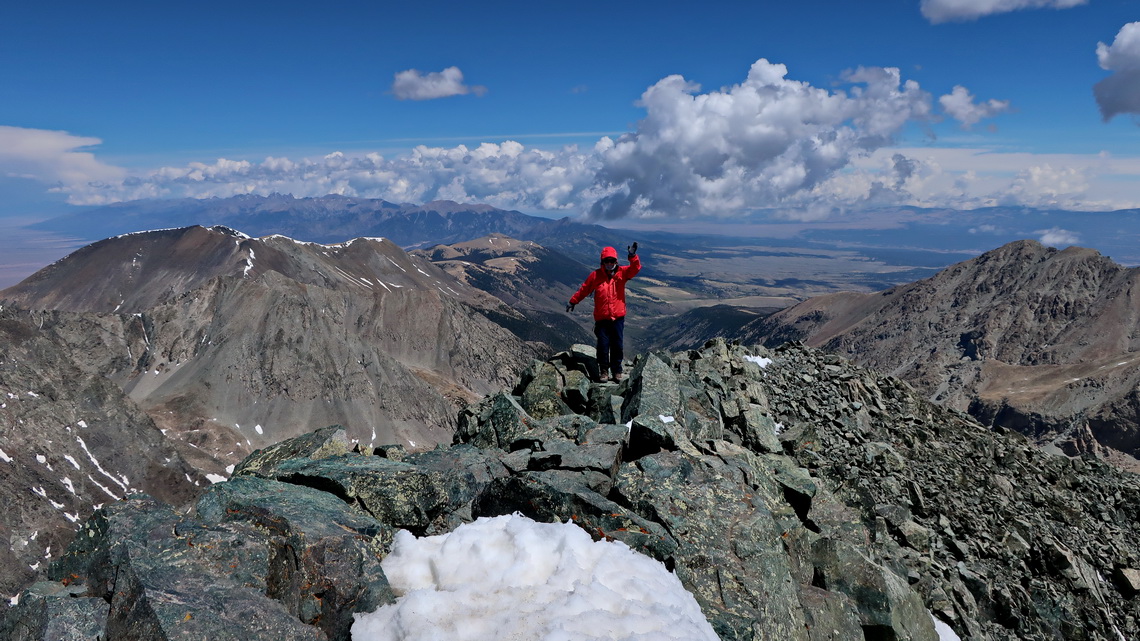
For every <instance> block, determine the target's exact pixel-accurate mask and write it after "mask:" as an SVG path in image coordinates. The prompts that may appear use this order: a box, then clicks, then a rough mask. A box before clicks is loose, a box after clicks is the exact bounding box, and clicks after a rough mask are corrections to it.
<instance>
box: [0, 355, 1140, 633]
mask: <svg viewBox="0 0 1140 641" xmlns="http://www.w3.org/2000/svg"><path fill="white" fill-rule="evenodd" d="M596 367H597V363H596V359H595V358H594V354H593V353H592V348H589V347H584V346H576V347H575V348H573V349H571V350H568V351H566V352H562V353H560V354H558V355H556V356H555V357H553V358H552V359H550V360H548V361H535V362H534V363H533V365H532V366H531V367H530V368H529V369H528V370H527V371H526V373H525V375H524V376H523V377H522V378H521V379H520V380H519V381H518V382H517V384H516V385H515V386H514V388H513V389H511V390H509V391H508V390H504V391H502V392H500V393H497V394H493V395H491V396H488V397H486V398H484V399H483V400H482V401H480V402H478V403H475V404H473V405H470V406H469V407H468V408H467V409H466V410H464V411H463V412H462V413H461V415H460V417H459V429H458V431H457V433H456V442H455V444H453V445H451V446H450V447H440V448H437V449H435V450H431V451H427V452H408V451H406V450H405V449H404V448H403V447H400V446H382V447H378V448H375V449H366V450H363V451H362V450H361V449H360V447H359V445H357V446H355V447H354V446H353V445H352V444H351V442H350V441H349V440H348V439H347V438H346V437H345V433H344V429H343V428H340V427H337V426H332V427H328V428H324V429H322V430H318V431H317V432H314V433H310V434H307V435H304V436H301V437H297V438H295V439H291V440H289V441H284V442H282V443H278V444H275V445H272V446H270V447H267V448H265V449H263V450H259V451H257V452H254V453H253V454H251V455H250V456H249V457H248V458H247V459H246V460H245V461H244V462H243V463H242V464H241V466H239V467H238V469H237V470H235V472H234V477H233V478H232V479H231V480H230V481H228V482H224V483H218V484H216V485H214V486H212V487H211V488H209V489H208V490H207V491H206V492H205V494H204V495H203V496H202V497H201V498H200V499H199V500H198V501H197V503H196V504H195V505H194V507H193V509H191V510H189V511H175V510H172V509H170V508H168V507H165V506H163V505H161V504H159V503H157V502H155V501H153V500H151V499H148V498H145V497H141V496H134V497H131V498H128V499H126V500H123V501H120V502H116V503H113V504H109V505H107V506H105V507H104V508H102V509H101V510H99V511H98V512H97V513H96V515H95V516H94V517H93V518H92V519H91V520H90V521H89V522H88V523H87V525H86V526H84V528H83V529H82V530H81V532H80V533H79V535H78V536H77V537H76V540H75V542H74V543H73V544H72V545H71V547H70V548H69V549H68V551H67V552H66V554H64V555H62V557H61V558H58V559H55V560H54V562H53V563H52V565H51V567H50V569H49V571H48V576H47V579H46V580H45V581H42V582H40V583H37V584H35V585H33V586H32V587H31V588H29V589H28V590H26V591H25V592H24V593H23V594H21V595H20V596H19V598H18V600H17V602H16V604H15V605H14V606H13V607H11V609H10V610H9V611H8V612H7V614H6V615H5V616H4V618H3V620H2V622H0V636H3V637H4V638H12V639H17V638H18V639H44V638H53V639H54V638H80V637H82V638H93V637H95V636H100V638H104V639H107V640H109V641H116V640H119V639H128V638H130V639H133V638H153V639H159V638H161V639H191V638H194V639H200V638H219V639H220V638H273V639H313V638H327V639H340V640H347V639H349V638H350V636H351V631H352V624H353V615H354V614H360V613H368V612H372V611H374V610H376V609H377V608H379V607H381V606H382V605H385V604H392V603H395V600H396V599H397V595H396V594H395V593H394V592H393V590H392V589H391V587H390V585H389V584H388V581H387V579H386V578H385V575H384V572H383V569H382V567H381V561H382V560H383V559H384V558H385V557H386V556H387V555H388V554H389V552H390V551H391V549H392V545H393V541H394V537H395V532H396V530H399V529H403V530H407V531H409V532H410V533H411V534H413V535H416V536H429V535H436V534H444V533H448V532H452V531H453V530H455V529H456V528H457V527H458V526H459V525H461V524H464V523H470V522H472V521H474V520H476V519H478V518H479V517H495V516H501V515H506V514H512V513H519V514H521V515H523V516H526V517H529V518H530V519H533V520H535V521H539V522H561V523H565V522H567V521H569V522H571V523H573V524H575V525H577V526H578V527H580V528H582V529H583V530H584V531H585V532H587V533H588V534H589V535H590V536H591V537H593V538H594V539H595V540H601V539H606V540H613V541H620V542H622V543H625V544H626V545H628V546H629V547H630V548H632V549H633V550H635V551H638V552H640V553H642V554H644V555H647V556H649V557H651V558H653V559H656V560H657V561H659V562H661V563H663V564H664V565H665V567H666V568H668V569H670V570H672V571H673V572H674V573H675V574H676V576H677V578H679V579H680V582H681V584H682V585H683V586H684V587H685V589H687V590H688V591H690V592H691V593H692V594H693V596H694V597H695V598H696V601H697V603H698V604H699V605H700V608H701V610H702V612H703V613H704V615H705V617H707V619H708V621H709V622H710V623H711V624H712V626H713V629H714V630H715V631H716V633H717V635H718V636H719V637H720V638H721V639H723V640H729V639H733V640H744V639H749V640H761V639H763V640H770V639H780V640H795V641H823V640H825V639H844V640H851V641H859V640H864V639H910V640H913V641H938V640H939V639H952V638H954V637H955V635H956V636H958V637H960V638H963V639H984V640H995V641H996V640H1002V641H1005V640H1010V641H1012V640H1014V639H1055V638H1066V639H1089V640H1094V639H1099V640H1105V641H1108V640H1113V641H1116V640H1118V639H1135V638H1140V616H1138V614H1140V611H1138V608H1140V600H1138V599H1137V588H1138V587H1140V586H1138V585H1137V581H1136V577H1137V573H1138V571H1140V539H1138V538H1137V537H1136V532H1135V528H1136V523H1137V522H1140V478H1138V477H1136V476H1134V475H1130V474H1127V473H1124V472H1121V471H1119V470H1117V469H1116V468H1113V467H1110V466H1108V465H1105V464H1103V463H1100V462H1098V461H1096V460H1091V459H1085V458H1068V457H1064V456H1058V455H1054V454H1049V453H1045V452H1043V451H1041V450H1039V449H1037V448H1035V447H1034V446H1033V445H1031V444H1030V443H1029V442H1028V441H1027V440H1026V439H1025V438H1024V437H1022V436H1019V435H1017V434H1014V433H1010V432H1008V431H1005V430H997V431H993V430H990V429H987V428H985V427H983V426H982V425H980V424H978V423H977V422H976V421H974V420H973V419H971V418H970V417H968V416H967V415H965V414H962V413H960V412H957V411H954V410H950V409H946V408H943V407H940V406H938V405H935V404H933V403H931V402H929V401H927V400H925V399H923V398H922V397H921V396H920V395H919V394H917V393H916V392H915V391H914V390H913V389H911V387H910V386H909V385H907V384H905V383H903V382H901V381H899V380H898V379H895V378H891V377H888V376H882V375H878V374H875V373H873V372H870V371H867V370H864V369H862V368H860V367H857V366H855V365H853V364H851V363H850V362H848V361H846V360H844V359H842V358H839V357H837V356H832V355H826V354H824V353H823V352H820V351H818V350H815V349H811V348H807V347H804V346H803V345H800V344H788V345H785V346H783V347H781V348H779V349H776V350H768V349H765V348H762V347H754V348H752V347H744V346H741V345H737V344H730V343H727V342H725V341H723V340H716V341H711V342H709V343H708V344H706V345H705V346H704V347H703V348H702V349H700V350H693V351H690V352H682V353H673V354H668V353H664V352H659V353H652V354H645V355H642V356H639V357H638V358H637V359H636V360H635V361H634V362H633V363H632V367H631V368H630V370H629V371H630V374H629V376H628V377H627V378H626V379H625V380H623V381H622V382H621V383H620V384H614V383H606V384H597V383H591V380H590V378H591V376H590V375H591V374H592V373H593V372H592V370H591V368H596ZM49 627H50V633H49V632H45V631H46V630H48V629H49ZM950 630H953V632H950ZM598 632H599V634H603V633H604V632H605V631H601V630H599V631H598ZM13 635H16V636H13ZM392 638H401V637H399V636H398V635H396V633H395V632H393V636H392Z"/></svg>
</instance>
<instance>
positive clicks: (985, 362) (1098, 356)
mask: <svg viewBox="0 0 1140 641" xmlns="http://www.w3.org/2000/svg"><path fill="white" fill-rule="evenodd" d="M1138 287H1140V269H1137V268H1132V269H1126V268H1124V267H1121V266H1120V265H1117V264H1116V263H1114V262H1113V261H1112V260H1110V259H1108V258H1106V257H1104V256H1101V255H1100V254H1099V253H1097V252H1096V251H1093V250H1091V249H1084V248H1080V247H1069V248H1068V249H1065V250H1060V251H1058V250H1056V249H1053V248H1049V247H1044V246H1042V245H1040V244H1039V243H1037V242H1035V241H1030V240H1025V241H1017V242H1014V243H1010V244H1008V245H1005V246H1004V247H1000V248H998V249H995V250H993V251H990V252H986V253H985V254H982V255H981V256H978V257H977V258H975V259H972V260H969V261H966V262H963V263H959V264H957V265H953V266H951V267H949V268H947V269H945V270H943V271H941V272H939V273H938V274H936V275H935V276H933V277H931V278H927V279H925V280H921V281H918V282H915V283H911V284H908V285H901V286H898V287H894V288H892V289H888V290H886V291H883V292H878V293H874V294H856V293H844V294H831V295H827V296H821V297H817V298H812V299H809V300H807V301H804V302H802V303H800V304H798V305H796V306H794V307H791V308H789V309H787V310H784V311H782V312H780V313H778V314H774V315H772V316H771V317H769V318H766V319H764V320H760V321H755V322H753V323H750V324H749V325H747V326H745V327H744V328H743V329H742V330H741V332H740V334H739V336H740V337H741V338H742V340H745V341H747V342H756V343H763V344H767V345H769V346H774V345H778V344H781V343H783V342H786V341H788V340H803V341H805V342H806V343H808V344H809V345H812V346H817V347H822V348H824V349H826V350H829V351H832V352H835V353H838V354H840V355H843V356H845V357H848V358H851V359H853V360H856V361H857V362H859V363H860V364H863V365H865V366H867V367H871V368H873V369H876V370H879V371H883V372H888V373H890V374H893V375H895V376H898V377H900V378H902V379H904V380H906V381H907V382H909V383H910V384H912V385H914V386H915V388H917V389H918V390H920V391H921V392H922V393H924V394H926V395H927V396H928V397H929V398H931V399H933V400H935V401H937V402H939V403H943V404H946V405H949V406H950V407H953V408H956V409H960V410H963V411H969V412H970V413H971V414H973V415H975V416H976V417H978V418H980V419H982V420H983V421H984V422H987V423H989V422H994V423H996V424H998V425H1002V426H1005V427H1009V428H1013V429H1017V430H1018V431H1021V432H1023V433H1026V434H1028V435H1030V436H1032V437H1034V438H1036V439H1037V440H1038V441H1039V442H1041V443H1056V444H1057V445H1058V446H1060V447H1061V448H1062V449H1064V450H1065V451H1066V452H1068V453H1076V452H1079V451H1084V450H1087V449H1089V448H1090V447H1093V448H1095V447H1096V446H1097V444H1098V443H1099V444H1100V445H1104V446H1107V447H1110V448H1113V449H1115V450H1118V451H1120V452H1124V453H1125V454H1131V455H1133V456H1135V455H1137V454H1140V429H1138V428H1137V425H1138V424H1140V414H1138V413H1137V410H1138V408H1140V405H1138V404H1137V403H1135V399H1134V398H1133V397H1134V390H1135V389H1136V387H1137V385H1140V357H1138V356H1137V354H1138V353H1140V335H1138V334H1137V333H1136V332H1135V331H1134V328H1135V327H1136V324H1137V322H1138V321H1140V298H1138V297H1137V295H1136V294H1135V292H1137V291H1140V290H1138V289H1137V288H1138ZM1086 434H1092V435H1093V436H1094V437H1095V440H1094V439H1085V438H1084V436H1085V435H1086ZM1106 454H1107V453H1106ZM1131 463H1132V464H1133V465H1135V464H1136V463H1135V461H1131ZM1136 469H1140V466H1138V467H1137V468H1136Z"/></svg>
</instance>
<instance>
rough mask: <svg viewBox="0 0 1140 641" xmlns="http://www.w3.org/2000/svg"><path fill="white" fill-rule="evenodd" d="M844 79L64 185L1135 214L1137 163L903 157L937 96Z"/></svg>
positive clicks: (973, 104)
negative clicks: (522, 126)
mask: <svg viewBox="0 0 1140 641" xmlns="http://www.w3.org/2000/svg"><path fill="white" fill-rule="evenodd" d="M843 80H844V81H845V82H847V83H849V84H848V85H847V86H846V87H844V88H843V90H827V89H821V88H818V87H814V86H812V85H810V84H808V83H805V82H800V81H795V80H790V79H788V78H787V72H786V69H785V67H784V66H783V65H778V64H772V63H769V62H768V61H766V60H759V61H757V62H756V63H755V64H754V65H752V68H751V69H750V71H749V74H748V76H747V78H746V79H745V80H744V81H743V82H741V83H740V84H737V85H733V86H730V87H726V88H722V89H718V90H714V91H708V92H702V91H701V90H700V88H699V87H698V86H697V85H696V84H694V83H692V82H690V81H688V80H686V79H684V78H682V77H681V76H669V77H667V78H664V79H662V80H661V81H660V82H658V83H656V84H654V85H653V86H651V87H649V88H648V89H647V90H646V91H645V92H644V94H643V95H642V97H641V101H640V105H641V106H642V107H644V108H645V112H646V115H645V118H644V119H642V120H641V121H640V122H639V123H638V124H637V127H636V129H635V131H633V132H631V133H628V134H625V135H622V136H620V137H616V138H611V137H609V136H606V137H603V138H601V139H600V140H599V141H598V142H597V143H596V144H595V145H593V146H592V147H590V148H581V149H580V148H578V147H576V146H566V147H563V148H561V149H556V150H548V149H540V148H533V147H526V146H524V145H522V144H520V143H518V142H514V141H509V140H508V141H503V142H500V143H497V144H496V143H483V144H479V145H475V146H467V145H458V146H455V147H432V146H426V145H424V146H419V147H416V148H414V149H413V150H412V151H411V152H410V153H408V154H406V155H399V156H392V157H385V156H381V155H380V154H376V153H371V154H360V155H348V154H344V153H341V152H335V153H331V154H328V155H326V156H324V157H319V158H302V159H290V158H275V157H270V158H266V159H264V160H262V161H260V162H250V161H245V160H240V161H239V160H229V159H219V160H217V161H215V162H213V163H191V164H189V165H186V166H182V167H162V168H159V169H156V170H152V171H149V172H146V173H135V174H133V175H131V176H127V177H123V176H120V177H119V178H118V179H115V178H105V179H102V180H85V181H78V180H75V181H68V182H66V183H63V185H64V186H63V187H61V189H64V190H66V192H67V193H68V194H69V198H70V200H71V202H74V203H78V204H104V203H109V202H115V201H120V200H131V199H138V198H173V197H194V198H206V197H211V196H217V197H226V196H232V195H237V194H262V195H265V194H270V193H273V192H278V193H290V194H293V195H295V196H297V197H304V196H321V195H325V194H341V195H345V196H357V197H367V198H383V199H385V200H389V201H393V202H416V203H420V202H426V201H430V200H437V199H449V200H455V201H459V202H481V203H488V204H491V205H495V206H498V207H502V208H507V209H523V210H528V211H555V210H562V211H566V212H568V213H578V212H591V213H592V214H593V215H594V216H596V217H599V218H606V217H609V218H614V217H620V216H637V217H656V218H660V217H671V218H685V217H695V216H701V215H717V216H735V215H740V214H745V213H748V212H752V211H755V210H758V209H768V210H775V211H777V212H780V213H781V214H783V215H784V216H786V217H788V218H795V219H804V220H806V219H821V218H827V217H833V216H835V215H837V213H841V212H844V211H848V210H852V209H856V208H860V207H865V206H868V205H912V206H919V207H956V208H962V209H972V208H977V207H986V206H995V205H1003V204H1022V205H1029V206H1048V207H1061V208H1065V209H1076V210H1104V209H1113V208H1118V209H1122V208H1129V207H1140V158H1114V157H1111V156H1108V155H1087V154H1086V155H1066V154H1051V155H1049V154H1029V153H995V152H992V151H990V150H986V149H966V148H950V147H934V146H930V147H923V148H900V147H898V146H896V145H895V144H894V138H895V136H896V135H898V134H899V132H901V131H902V130H903V129H904V128H906V127H908V126H912V125H913V124H915V123H917V124H918V125H919V126H926V124H927V123H929V122H931V121H933V120H936V119H937V118H938V117H939V116H940V114H935V113H933V111H934V107H935V105H934V101H933V100H932V98H931V95H930V94H929V93H927V92H926V91H924V90H923V89H922V88H921V87H919V85H918V84H917V83H915V82H913V81H905V80H903V79H902V78H901V76H900V73H899V71H898V70H897V69H882V68H861V69H857V70H854V71H851V72H848V73H846V74H844V76H843ZM939 103H940V105H939V106H941V107H942V110H943V111H945V112H946V114H948V115H951V116H954V117H956V118H958V119H959V120H960V121H962V122H963V123H964V124H972V123H975V122H977V119H979V118H981V117H984V116H986V115H989V114H992V113H995V112H996V111H998V110H1000V109H1002V108H1004V105H1005V103H1002V102H1000V101H989V102H978V101H976V100H975V99H974V97H973V96H971V95H970V93H969V91H967V90H966V89H964V88H961V87H956V88H955V89H954V92H953V93H951V94H950V95H949V96H944V97H943V100H940V101H939ZM49 133H51V132H49ZM76 141H81V142H87V143H92V142H97V141H94V140H93V139H74V140H72V141H71V143H72V145H73V146H74V145H76V144H78V143H77V142H76ZM86 157H87V158H88V159H90V160H91V161H92V162H94V161H93V159H91V157H90V155H89V154H87V155H86ZM112 169H113V168H112ZM87 173H88V174H89V173H92V172H87Z"/></svg>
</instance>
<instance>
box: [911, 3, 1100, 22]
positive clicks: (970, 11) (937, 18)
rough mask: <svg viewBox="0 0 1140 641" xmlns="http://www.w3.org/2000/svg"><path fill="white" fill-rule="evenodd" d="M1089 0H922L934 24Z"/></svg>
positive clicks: (927, 15) (1070, 6)
mask: <svg viewBox="0 0 1140 641" xmlns="http://www.w3.org/2000/svg"><path fill="white" fill-rule="evenodd" d="M1086 3H1088V0H922V4H921V11H922V15H923V16H924V17H925V18H926V19H927V20H929V21H930V22H932V23H934V24H938V23H940V22H963V21H967V20H977V19H978V18H981V17H983V16H988V15H991V14H995V13H1009V12H1010V11H1018V10H1021V9H1069V8H1072V7H1076V6H1079V5H1082V4H1086Z"/></svg>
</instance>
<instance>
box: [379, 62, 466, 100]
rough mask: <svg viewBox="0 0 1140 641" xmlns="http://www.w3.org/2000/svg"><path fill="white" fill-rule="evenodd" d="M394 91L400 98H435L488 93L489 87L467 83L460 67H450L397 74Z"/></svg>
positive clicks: (393, 86) (413, 70)
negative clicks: (426, 71) (441, 69)
mask: <svg viewBox="0 0 1140 641" xmlns="http://www.w3.org/2000/svg"><path fill="white" fill-rule="evenodd" d="M392 93H393V94H394V95H395V96H396V98H398V99H399V100H434V99H436V98H448V97H451V96H462V95H464V94H469V93H473V94H475V95H477V96H482V95H483V94H485V93H487V88H486V87H483V86H481V85H474V86H468V85H466V84H465V83H464V82H463V72H462V71H460V70H459V67H448V68H447V69H444V70H443V71H432V72H429V73H421V72H420V71H419V70H418V69H408V70H407V71H401V72H399V73H397V74H396V77H395V80H393V81H392Z"/></svg>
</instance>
